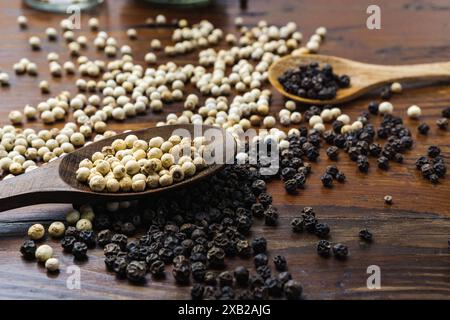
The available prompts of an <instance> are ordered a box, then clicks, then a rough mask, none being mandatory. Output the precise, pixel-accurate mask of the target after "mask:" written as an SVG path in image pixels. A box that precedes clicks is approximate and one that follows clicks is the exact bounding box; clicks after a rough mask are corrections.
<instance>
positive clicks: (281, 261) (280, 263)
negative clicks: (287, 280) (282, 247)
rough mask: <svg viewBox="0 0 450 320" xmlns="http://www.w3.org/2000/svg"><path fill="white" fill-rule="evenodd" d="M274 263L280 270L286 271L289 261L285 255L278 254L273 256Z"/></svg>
mask: <svg viewBox="0 0 450 320" xmlns="http://www.w3.org/2000/svg"><path fill="white" fill-rule="evenodd" d="M273 264H274V265H275V269H277V270H278V271H286V269H287V261H286V258H285V257H284V256H280V255H277V256H275V257H274V258H273Z"/></svg>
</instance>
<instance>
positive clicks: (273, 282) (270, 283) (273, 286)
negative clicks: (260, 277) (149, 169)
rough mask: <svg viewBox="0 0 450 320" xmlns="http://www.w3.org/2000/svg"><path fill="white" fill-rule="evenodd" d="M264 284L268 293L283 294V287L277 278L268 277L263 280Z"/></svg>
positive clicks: (274, 295) (273, 295)
mask: <svg viewBox="0 0 450 320" xmlns="http://www.w3.org/2000/svg"><path fill="white" fill-rule="evenodd" d="M264 286H265V287H266V288H267V290H268V291H269V295H271V296H272V297H280V296H281V295H282V294H283V287H282V284H281V282H280V280H278V278H275V277H269V278H267V279H266V280H265V281H264Z"/></svg>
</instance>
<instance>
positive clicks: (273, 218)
mask: <svg viewBox="0 0 450 320" xmlns="http://www.w3.org/2000/svg"><path fill="white" fill-rule="evenodd" d="M264 223H265V225H266V226H276V225H277V224H278V211H277V209H276V208H275V207H273V206H271V205H270V206H269V207H268V208H267V210H266V211H264Z"/></svg>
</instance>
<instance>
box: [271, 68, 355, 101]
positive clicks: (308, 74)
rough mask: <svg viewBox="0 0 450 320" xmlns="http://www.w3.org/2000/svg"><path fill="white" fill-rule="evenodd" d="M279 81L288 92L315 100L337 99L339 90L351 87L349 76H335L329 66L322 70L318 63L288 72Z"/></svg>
mask: <svg viewBox="0 0 450 320" xmlns="http://www.w3.org/2000/svg"><path fill="white" fill-rule="evenodd" d="M278 81H279V82H280V84H281V85H282V86H283V88H284V90H286V92H289V93H291V94H294V95H296V96H299V97H302V98H308V99H315V100H316V99H318V100H331V99H333V98H335V97H336V92H337V91H338V90H339V89H341V88H348V87H349V86H350V77H349V76H347V75H337V74H335V73H334V72H333V67H332V66H331V65H329V64H325V65H324V66H323V68H320V66H319V64H318V63H317V62H312V63H310V64H307V65H300V66H299V67H298V68H297V69H292V70H288V71H286V72H285V73H283V74H282V75H281V76H280V77H279V78H278Z"/></svg>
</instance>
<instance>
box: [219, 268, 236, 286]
mask: <svg viewBox="0 0 450 320" xmlns="http://www.w3.org/2000/svg"><path fill="white" fill-rule="evenodd" d="M218 279H219V286H221V287H225V286H232V285H233V274H232V273H231V272H229V271H224V272H221V273H220V274H219V276H218Z"/></svg>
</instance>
